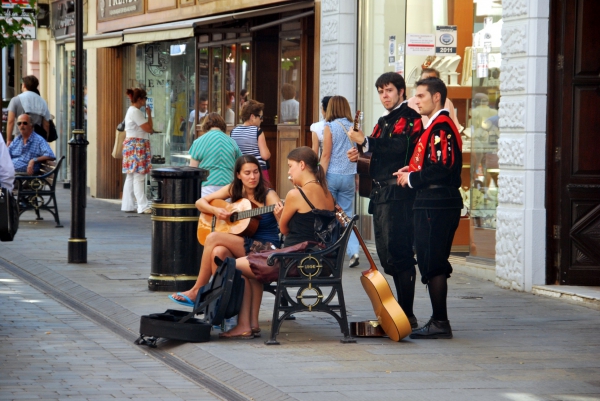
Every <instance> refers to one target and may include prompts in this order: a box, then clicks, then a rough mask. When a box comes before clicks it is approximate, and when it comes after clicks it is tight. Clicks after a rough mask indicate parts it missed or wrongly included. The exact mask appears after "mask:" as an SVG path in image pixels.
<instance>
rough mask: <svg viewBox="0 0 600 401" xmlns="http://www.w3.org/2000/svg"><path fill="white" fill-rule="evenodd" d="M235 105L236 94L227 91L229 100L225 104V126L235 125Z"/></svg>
mask: <svg viewBox="0 0 600 401" xmlns="http://www.w3.org/2000/svg"><path fill="white" fill-rule="evenodd" d="M234 103H235V93H234V92H230V91H227V98H226V102H225V113H224V119H225V124H227V125H233V124H235V112H234V111H233V108H232V107H233V104H234Z"/></svg>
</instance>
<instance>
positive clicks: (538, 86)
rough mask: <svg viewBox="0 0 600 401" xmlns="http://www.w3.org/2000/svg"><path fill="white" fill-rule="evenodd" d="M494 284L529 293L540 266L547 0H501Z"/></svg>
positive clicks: (543, 216)
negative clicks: (501, 21) (497, 203)
mask: <svg viewBox="0 0 600 401" xmlns="http://www.w3.org/2000/svg"><path fill="white" fill-rule="evenodd" d="M502 8H503V12H502V14H503V20H504V24H503V27H502V47H501V50H502V66H501V74H500V81H501V84H500V92H501V94H502V99H501V102H500V110H499V115H500V123H499V124H500V139H499V142H498V148H499V150H498V156H499V162H500V176H499V178H498V187H499V192H498V201H499V205H498V209H497V230H496V284H497V285H498V286H500V287H504V288H510V289H514V290H519V291H531V287H532V285H536V284H544V281H545V269H546V241H545V235H546V210H545V207H544V200H545V178H546V172H545V162H546V159H545V157H546V103H547V75H548V17H549V8H550V7H549V0H504V1H503V3H502Z"/></svg>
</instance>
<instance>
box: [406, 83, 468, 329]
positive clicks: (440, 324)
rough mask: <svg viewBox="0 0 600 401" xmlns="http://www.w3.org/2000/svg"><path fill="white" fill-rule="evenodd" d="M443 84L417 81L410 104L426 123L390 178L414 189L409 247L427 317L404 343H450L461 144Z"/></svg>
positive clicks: (460, 204) (460, 207) (460, 203)
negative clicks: (428, 340)
mask: <svg viewBox="0 0 600 401" xmlns="http://www.w3.org/2000/svg"><path fill="white" fill-rule="evenodd" d="M446 93H447V90H446V85H445V84H444V82H443V81H442V80H440V79H439V78H426V79H422V80H420V81H418V82H417V94H416V96H415V98H416V104H417V107H418V108H419V111H420V113H421V114H422V115H426V116H428V117H429V122H428V123H427V125H426V126H425V127H424V131H423V133H422V134H421V137H420V138H419V140H418V142H417V144H416V146H415V149H414V151H413V154H412V157H411V159H410V163H409V165H408V166H407V167H404V168H402V169H400V170H399V171H398V172H397V173H395V174H394V175H396V176H397V177H398V184H400V185H402V186H403V187H405V188H409V187H410V188H414V190H416V195H417V196H416V198H415V203H414V208H413V209H414V210H413V213H414V226H415V245H416V248H417V260H418V262H419V271H420V272H421V281H422V282H423V284H426V285H427V287H428V291H429V298H430V300H431V306H432V309H433V314H432V316H431V319H430V320H429V322H428V323H427V324H425V325H424V326H423V327H421V328H419V329H417V330H413V332H412V334H411V335H410V338H452V328H451V327H450V322H449V321H448V312H447V309H446V298H447V294H448V283H447V280H448V277H450V273H452V266H451V265H450V262H449V261H448V257H449V256H450V249H451V248H452V240H453V239H454V233H455V232H456V229H457V228H458V222H459V220H460V210H461V209H462V207H463V203H462V197H461V195H460V192H459V191H458V189H459V187H460V173H461V170H462V142H461V138H460V135H459V134H458V130H457V129H456V126H455V125H454V122H453V121H452V120H451V119H450V116H449V112H448V110H446V109H443V108H442V107H443V106H442V105H443V104H444V103H445V101H446Z"/></svg>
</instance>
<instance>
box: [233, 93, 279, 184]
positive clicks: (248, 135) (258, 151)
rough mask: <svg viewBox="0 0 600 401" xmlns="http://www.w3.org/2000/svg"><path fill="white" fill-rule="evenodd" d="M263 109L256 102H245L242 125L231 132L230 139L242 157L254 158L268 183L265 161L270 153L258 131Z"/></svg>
mask: <svg viewBox="0 0 600 401" xmlns="http://www.w3.org/2000/svg"><path fill="white" fill-rule="evenodd" d="M264 108H265V105H264V104H263V103H260V102H257V101H256V100H249V101H248V102H246V104H245V105H244V108H243V109H242V116H241V117H242V120H244V124H242V125H238V126H237V127H235V128H234V129H233V130H232V131H231V138H232V139H233V140H234V141H235V142H236V143H237V144H238V146H239V147H240V150H241V151H242V154H243V155H251V156H254V157H256V159H257V160H258V162H259V163H260V169H261V170H262V175H263V177H264V178H265V180H267V182H269V181H270V180H269V171H268V169H267V160H269V159H270V158H271V152H269V148H268V147H267V140H266V138H265V134H264V133H263V131H262V130H261V129H260V123H261V121H262V119H263V109H264Z"/></svg>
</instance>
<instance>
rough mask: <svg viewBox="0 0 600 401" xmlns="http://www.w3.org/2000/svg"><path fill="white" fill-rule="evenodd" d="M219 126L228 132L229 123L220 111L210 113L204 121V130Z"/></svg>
mask: <svg viewBox="0 0 600 401" xmlns="http://www.w3.org/2000/svg"><path fill="white" fill-rule="evenodd" d="M213 127H215V128H218V129H220V130H221V131H223V132H227V124H225V120H223V117H221V115H220V114H219V113H209V114H208V115H207V116H206V117H205V118H204V122H203V123H202V131H208V130H209V129H211V128H213Z"/></svg>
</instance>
